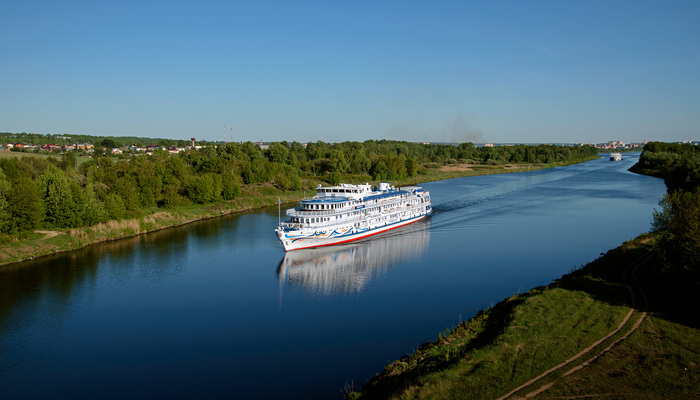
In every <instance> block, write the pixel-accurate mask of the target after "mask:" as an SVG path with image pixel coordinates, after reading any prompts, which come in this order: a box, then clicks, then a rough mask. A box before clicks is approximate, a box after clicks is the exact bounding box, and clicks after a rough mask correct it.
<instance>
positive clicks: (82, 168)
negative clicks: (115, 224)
mask: <svg viewBox="0 0 700 400" xmlns="http://www.w3.org/2000/svg"><path fill="white" fill-rule="evenodd" d="M26 137H29V135H27V136H26ZM42 137H43V139H42ZM32 138H33V137H32ZM34 139H36V140H38V141H43V142H42V144H43V143H45V142H50V143H59V144H64V142H65V141H66V139H65V138H62V137H51V138H47V137H44V136H42V135H38V136H37V137H36V138H33V139H32V140H34ZM48 139H50V140H48ZM122 141H123V143H134V144H137V143H138V144H139V145H140V146H144V141H142V140H139V139H138V138H122ZM122 141H120V140H118V139H116V138H109V137H108V138H96V137H87V136H79V135H75V137H74V139H73V140H72V142H78V143H81V142H82V143H94V144H95V145H96V147H97V146H101V147H104V148H107V149H109V148H113V147H120V146H121V145H122V144H123V143H122ZM151 143H158V144H159V145H160V146H166V147H170V146H173V145H175V144H176V142H175V141H173V140H167V139H146V143H145V144H151ZM187 143H188V142H187ZM187 143H186V141H181V143H179V144H180V145H184V144H187ZM97 153H98V154H97V155H96V156H95V157H94V158H91V159H87V160H86V159H85V158H81V159H80V161H78V159H77V157H79V153H76V152H65V153H64V154H63V156H62V157H61V159H60V161H58V160H57V159H47V158H38V157H31V158H30V157H22V158H21V159H20V158H16V157H12V158H0V171H2V172H3V174H4V175H3V177H0V217H2V216H3V215H9V216H10V217H12V218H0V219H2V221H3V222H0V231H3V230H4V231H10V230H14V231H22V230H26V229H34V228H36V227H38V226H40V222H41V221H43V223H44V225H46V226H47V227H56V228H67V227H76V226H80V225H94V224H96V223H98V222H104V221H107V220H108V219H120V218H125V217H127V216H135V215H137V214H139V213H140V210H141V209H142V208H152V207H162V208H173V207H178V206H182V205H188V204H192V203H194V204H207V203H210V202H216V201H230V200H233V199H235V198H237V197H238V196H240V195H241V193H242V187H241V185H242V184H246V185H270V184H272V185H274V187H275V188H276V189H278V190H284V191H293V190H299V189H301V188H302V187H303V186H304V184H305V182H306V183H308V182H309V181H318V180H326V181H328V182H329V183H331V184H334V185H335V184H338V183H341V182H344V181H353V180H357V179H363V180H364V179H367V178H368V177H369V176H371V177H372V179H375V180H382V181H390V180H400V179H405V178H415V179H420V178H419V175H421V174H424V173H426V172H427V171H428V169H429V168H439V167H440V166H442V165H444V164H445V163H455V162H464V160H470V161H471V162H473V163H477V164H478V163H482V164H486V163H499V164H500V163H504V162H507V161H508V160H518V159H525V158H528V157H530V156H528V154H530V155H531V157H530V158H531V159H532V162H545V161H547V160H561V159H567V157H568V160H573V159H577V158H580V159H584V158H586V157H590V155H591V154H594V152H591V151H590V150H589V149H588V148H585V147H584V148H570V149H569V148H561V147H560V146H538V147H534V146H513V147H498V148H477V147H476V146H474V145H473V144H472V143H462V144H460V145H458V146H453V145H449V144H436V145H431V144H419V143H410V142H399V141H388V140H379V141H375V140H368V141H365V142H343V143H333V144H328V143H324V142H321V141H319V142H315V143H307V144H306V145H305V146H304V145H303V144H301V143H298V142H291V143H288V142H285V141H282V142H274V143H270V144H269V147H268V148H267V149H266V150H264V151H263V150H261V148H260V146H258V145H257V144H255V143H252V142H245V143H227V144H226V145H220V146H218V147H215V146H206V147H203V148H202V149H201V150H188V151H186V152H182V153H180V154H178V155H173V156H171V155H169V154H168V153H167V152H164V151H162V150H157V151H155V152H154V153H153V155H152V156H150V157H149V156H145V155H133V154H132V155H125V156H124V157H125V158H124V159H118V158H116V157H114V156H112V155H111V154H107V155H99V151H98V152H97ZM513 154H516V155H515V156H514V155H513ZM76 165H78V168H77V169H76V168H75V166H76ZM358 177H361V178H358ZM27 183H31V184H32V185H34V186H35V189H37V190H36V192H37V193H38V194H39V200H40V201H39V203H40V207H37V204H35V203H33V201H32V198H31V196H30V198H29V199H21V198H20V197H19V196H17V195H16V194H15V193H16V191H17V190H20V189H17V187H20V186H23V185H24V186H26V185H27ZM17 185H19V186H17ZM11 210H14V211H11ZM27 210H36V211H37V212H39V214H40V215H38V216H36V218H33V219H29V220H26V221H22V222H14V220H15V218H14V215H24V214H26V213H27V212H28V211H27ZM12 212H14V213H15V214H12ZM10 220H12V222H9V221H10Z"/></svg>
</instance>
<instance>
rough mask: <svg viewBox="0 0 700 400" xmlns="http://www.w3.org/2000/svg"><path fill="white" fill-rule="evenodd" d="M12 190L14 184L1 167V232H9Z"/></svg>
mask: <svg viewBox="0 0 700 400" xmlns="http://www.w3.org/2000/svg"><path fill="white" fill-rule="evenodd" d="M11 192H12V185H11V184H10V182H9V181H8V180H7V179H6V178H5V174H4V173H3V172H2V169H0V232H7V231H8V230H9V228H10V203H9V200H8V198H9V196H10V193H11Z"/></svg>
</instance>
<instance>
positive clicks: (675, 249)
mask: <svg viewBox="0 0 700 400" xmlns="http://www.w3.org/2000/svg"><path fill="white" fill-rule="evenodd" d="M659 205H661V207H662V211H657V212H654V222H653V228H654V229H655V230H657V231H659V232H662V234H663V235H662V240H661V241H660V248H661V254H662V255H663V257H664V259H665V260H666V263H667V266H668V267H669V268H672V269H676V270H680V271H687V272H693V273H694V274H696V275H700V188H695V190H694V191H692V192H685V191H682V190H677V191H674V192H672V193H670V194H668V195H666V196H665V197H664V199H663V200H662V201H661V202H660V203H659Z"/></svg>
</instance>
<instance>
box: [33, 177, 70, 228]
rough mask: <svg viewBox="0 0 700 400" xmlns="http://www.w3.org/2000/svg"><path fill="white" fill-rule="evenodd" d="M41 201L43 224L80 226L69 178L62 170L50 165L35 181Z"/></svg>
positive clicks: (56, 226)
mask: <svg viewBox="0 0 700 400" xmlns="http://www.w3.org/2000/svg"><path fill="white" fill-rule="evenodd" d="M36 185H37V190H38V192H39V195H40V197H41V200H42V202H43V206H44V207H43V209H44V218H43V220H44V224H45V225H46V226H47V227H50V228H71V227H76V226H80V223H81V221H80V220H79V218H78V213H77V206H76V202H75V201H74V199H73V192H74V191H73V190H72V189H71V181H70V178H69V177H68V176H67V175H66V173H65V172H63V170H60V169H58V168H57V167H55V166H53V165H51V166H50V167H49V168H47V169H46V170H45V171H44V173H43V174H42V175H41V176H40V177H39V179H37V181H36Z"/></svg>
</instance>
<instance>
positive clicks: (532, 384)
mask: <svg viewBox="0 0 700 400" xmlns="http://www.w3.org/2000/svg"><path fill="white" fill-rule="evenodd" d="M650 258H651V256H650V254H646V255H643V256H641V257H639V258H638V259H637V260H635V261H634V262H633V263H632V264H630V265H629V266H628V267H627V268H626V269H625V271H624V272H623V280H624V281H625V285H627V288H628V289H629V291H630V295H631V297H632V305H633V306H636V305H637V297H636V296H635V293H634V289H633V288H632V286H630V282H629V279H628V277H627V274H628V272H631V275H632V279H633V280H634V284H635V286H636V287H637V288H638V289H639V293H640V294H641V296H642V299H641V300H642V302H643V307H644V308H645V309H646V297H645V296H644V292H643V291H642V289H641V286H640V285H639V282H638V281H637V277H636V275H635V273H636V271H637V269H638V268H639V267H640V266H642V265H644V264H645V263H646V262H647V261H649V259H650ZM635 311H636V310H635V308H634V307H633V308H630V309H629V312H628V313H627V315H626V316H625V318H623V319H622V321H621V322H620V324H618V326H617V328H616V329H614V330H612V331H611V332H609V333H608V334H607V335H605V336H604V337H602V338H601V339H599V340H597V341H596V342H594V343H593V344H591V345H590V346H588V347H586V348H585V349H583V350H581V351H580V352H579V353H577V354H576V355H574V356H573V357H571V358H569V359H567V360H566V361H564V362H562V363H561V364H559V365H557V366H555V367H553V368H550V369H548V370H547V371H545V372H543V373H542V374H540V375H539V376H537V377H535V378H532V379H530V380H529V381H527V382H525V383H524V384H522V385H520V386H518V387H517V388H515V389H513V390H511V391H510V392H508V393H506V394H505V395H504V396H502V397H499V398H498V399H497V400H505V399H508V398H510V397H511V396H512V395H514V394H515V393H517V392H520V391H522V390H523V389H531V390H532V391H530V392H528V393H526V394H522V395H521V396H519V397H513V399H531V398H533V397H535V396H537V395H539V394H540V393H542V392H544V391H545V390H547V389H549V388H550V387H552V386H553V385H554V384H555V383H557V381H558V380H559V378H557V379H555V380H554V381H552V382H549V383H546V384H543V385H541V386H539V387H537V385H536V383H537V381H539V380H540V379H542V378H544V377H546V376H547V375H549V374H551V373H553V372H555V371H563V370H565V369H566V368H567V366H569V364H571V363H573V362H574V361H576V360H578V359H579V358H581V357H583V356H591V357H590V358H589V359H588V360H586V361H585V362H583V363H582V364H580V365H577V366H573V367H571V368H570V369H568V370H566V372H564V373H563V374H562V375H561V377H565V376H569V375H571V374H573V373H575V372H577V371H579V370H581V369H582V368H584V367H586V366H587V365H589V364H590V363H592V362H593V361H595V360H597V359H598V358H600V357H601V356H602V355H603V354H605V353H607V352H608V351H609V350H610V349H612V348H613V347H615V346H616V345H617V344H619V343H620V342H622V341H623V340H625V339H627V338H628V337H629V336H630V335H631V334H632V333H634V331H636V330H637V329H638V328H639V326H640V325H641V324H642V322H644V319H645V318H646V316H647V313H646V311H645V312H639V316H638V317H637V318H636V319H635V322H634V323H633V324H631V326H630V325H629V324H628V322H629V321H630V319H631V317H632V315H633V314H634V313H635ZM623 328H625V329H627V332H626V333H625V334H624V335H623V336H622V337H620V338H619V339H617V340H615V341H614V342H612V343H610V344H609V345H608V346H607V347H605V348H604V349H601V350H598V351H594V349H596V348H597V347H598V346H599V345H600V344H601V343H603V342H604V341H605V340H607V339H609V338H610V337H611V336H613V335H615V334H616V333H618V332H620V331H621V330H622V329H623Z"/></svg>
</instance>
